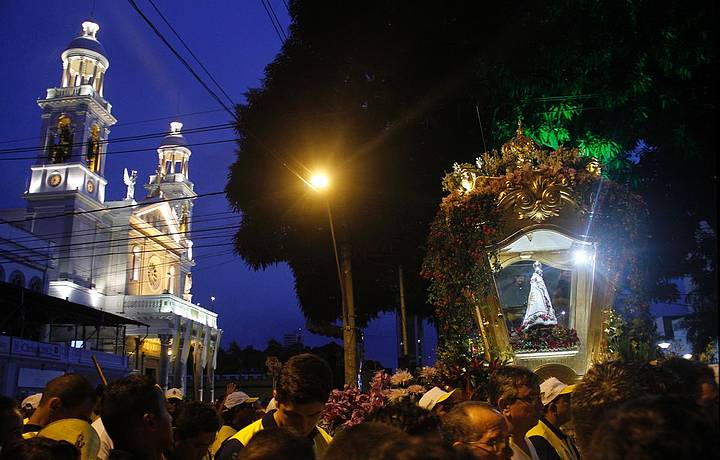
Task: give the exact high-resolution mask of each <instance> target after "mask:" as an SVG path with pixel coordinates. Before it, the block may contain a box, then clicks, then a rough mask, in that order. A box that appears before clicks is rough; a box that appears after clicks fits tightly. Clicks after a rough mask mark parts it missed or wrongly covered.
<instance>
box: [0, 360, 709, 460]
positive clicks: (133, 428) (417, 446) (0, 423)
mask: <svg viewBox="0 0 720 460" xmlns="http://www.w3.org/2000/svg"><path fill="white" fill-rule="evenodd" d="M332 388H333V385H332V378H331V371H330V368H329V367H328V365H327V363H325V362H324V361H323V360H322V359H321V358H318V357H317V356H314V355H312V354H301V355H297V356H294V357H292V358H290V359H289V360H288V361H287V362H286V363H285V364H284V366H283V368H282V372H281V376H280V379H279V383H278V386H277V389H276V391H275V395H274V399H273V401H271V403H270V404H269V405H268V407H265V408H263V407H261V406H260V404H259V401H258V398H252V397H250V396H248V395H247V394H246V393H244V392H242V391H239V390H238V389H237V388H235V387H234V386H231V387H229V388H228V391H227V392H226V394H225V395H224V397H223V398H222V399H220V400H219V401H217V402H216V404H211V403H205V402H199V401H185V400H184V395H183V394H182V392H181V391H180V390H179V389H177V388H173V389H170V390H168V391H165V392H164V391H163V390H162V389H161V388H160V387H159V386H158V385H156V384H155V382H154V381H153V380H151V379H150V378H149V377H146V376H142V375H130V376H128V377H125V378H123V379H120V380H117V381H113V382H111V383H109V384H108V385H107V387H98V388H94V387H93V386H92V385H91V384H90V383H89V382H88V380H87V379H85V378H84V377H82V376H81V375H78V374H66V375H62V376H60V377H56V378H54V379H53V380H51V381H50V382H48V383H47V385H46V387H45V388H44V390H43V392H42V393H41V394H40V393H39V394H36V395H31V396H29V397H27V398H25V399H24V400H23V401H22V402H21V403H20V404H18V402H17V401H16V400H15V399H14V398H10V397H7V396H2V397H0V460H9V459H13V460H45V459H48V460H49V459H52V460H65V459H67V460H71V459H72V460H78V459H83V460H84V459H95V458H97V459H100V460H108V459H109V460H131V459H142V460H146V459H147V460H161V459H164V460H212V459H217V460H250V459H251V460H273V459H288V460H355V459H357V460H359V459H369V460H385V459H387V460H436V459H448V460H466V459H467V460H469V459H488V460H507V459H513V460H515V459H521V460H526V459H530V460H551V459H552V460H577V459H580V458H582V459H589V460H596V459H610V460H614V459H640V460H643V459H694V458H716V457H718V455H719V454H718V452H719V450H718V447H717V445H716V444H717V439H718V386H717V378H716V376H715V375H714V374H713V372H712V370H711V369H710V368H709V367H707V366H706V365H704V364H701V363H699V362H696V361H689V360H684V359H675V358H672V359H668V360H666V361H664V362H661V363H659V364H657V365H650V364H643V363H626V362H619V361H611V362H605V363H599V364H595V365H594V366H593V367H592V368H591V369H590V370H589V371H588V372H587V374H586V375H584V376H583V378H582V379H581V380H580V381H579V382H577V383H575V382H563V381H561V380H560V379H558V378H556V377H549V378H546V379H544V380H541V379H540V377H539V376H538V375H537V374H536V373H534V372H532V371H531V370H529V369H526V368H524V367H520V366H512V365H509V366H502V367H499V368H498V369H496V370H495V371H494V372H493V373H492V374H491V375H490V377H489V381H488V384H487V398H486V399H487V400H484V401H479V400H472V399H470V400H465V401H463V396H462V394H463V392H462V391H458V390H453V389H442V388H438V387H435V388H433V389H431V390H430V391H428V392H427V393H426V394H425V395H424V396H423V397H422V398H421V399H420V400H419V401H412V400H409V399H399V400H396V401H392V402H390V403H388V404H386V405H384V406H382V407H381V408H379V409H378V410H376V411H375V412H373V413H370V414H369V415H368V416H367V417H365V418H364V420H363V421H362V422H361V423H359V424H355V425H353V426H349V427H347V428H343V429H341V430H337V431H336V432H335V433H333V435H334V436H332V435H331V434H330V433H328V432H327V431H326V430H324V429H323V428H322V427H320V426H318V422H319V420H320V417H321V414H322V412H323V408H324V406H325V403H326V401H327V399H328V396H329V395H330V392H331V390H332ZM475 397H476V398H477V393H476V394H475Z"/></svg>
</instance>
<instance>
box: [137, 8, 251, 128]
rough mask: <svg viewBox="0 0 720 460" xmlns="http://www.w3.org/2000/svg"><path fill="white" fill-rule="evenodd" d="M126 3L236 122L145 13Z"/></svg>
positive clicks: (234, 117) (229, 111)
mask: <svg viewBox="0 0 720 460" xmlns="http://www.w3.org/2000/svg"><path fill="white" fill-rule="evenodd" d="M128 2H130V5H131V6H132V7H133V9H134V10H135V11H137V13H138V14H139V15H140V17H142V18H143V20H144V21H145V23H146V24H147V25H148V26H149V27H150V28H151V29H152V31H153V32H155V35H157V37H158V38H159V39H160V40H162V42H163V43H164V44H165V46H167V47H168V49H169V50H170V51H171V52H172V53H173V54H174V55H175V57H176V58H178V60H179V61H180V62H181V63H182V64H183V65H184V66H185V68H186V69H188V71H189V72H190V73H191V74H192V75H193V77H195V79H196V80H197V81H198V82H199V83H200V84H201V85H202V87H203V88H205V91H207V92H208V93H209V94H210V96H212V98H213V99H215V100H216V101H217V102H218V104H220V105H221V106H222V108H223V109H225V111H226V112H227V113H229V114H230V116H231V117H233V119H235V120H237V115H236V114H235V112H233V111H232V110H230V109H229V108H228V107H227V106H226V105H225V103H224V102H223V101H222V99H220V97H219V96H218V95H217V94H215V92H214V91H213V90H212V89H210V87H209V86H208V85H207V84H205V82H204V81H203V79H202V78H200V76H199V75H198V74H197V73H196V72H195V70H194V69H193V68H192V66H190V64H189V63H188V62H187V61H186V60H185V58H183V57H182V56H181V55H180V53H178V52H177V50H175V48H174V47H173V46H172V45H171V44H170V42H169V41H167V39H166V38H165V36H163V34H162V33H161V32H160V31H159V30H158V29H157V27H155V24H153V23H152V21H151V20H150V19H149V18H148V17H147V16H145V13H143V12H142V10H141V9H140V7H139V6H138V5H137V3H135V0H128Z"/></svg>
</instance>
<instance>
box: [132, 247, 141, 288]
mask: <svg viewBox="0 0 720 460" xmlns="http://www.w3.org/2000/svg"><path fill="white" fill-rule="evenodd" d="M130 258H131V261H130V270H131V271H130V279H131V280H132V281H138V280H139V279H140V246H135V247H134V248H133V249H132V254H131V255H130Z"/></svg>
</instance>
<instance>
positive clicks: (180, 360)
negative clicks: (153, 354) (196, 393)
mask: <svg viewBox="0 0 720 460" xmlns="http://www.w3.org/2000/svg"><path fill="white" fill-rule="evenodd" d="M192 326H193V322H192V320H190V319H189V320H187V321H186V322H185V332H184V333H183V338H182V344H181V345H180V350H179V351H178V355H177V356H176V357H175V373H174V378H173V386H174V387H177V388H180V389H181V390H182V391H183V393H184V392H185V381H186V379H187V377H186V374H187V359H188V355H189V354H190V334H191V333H192Z"/></svg>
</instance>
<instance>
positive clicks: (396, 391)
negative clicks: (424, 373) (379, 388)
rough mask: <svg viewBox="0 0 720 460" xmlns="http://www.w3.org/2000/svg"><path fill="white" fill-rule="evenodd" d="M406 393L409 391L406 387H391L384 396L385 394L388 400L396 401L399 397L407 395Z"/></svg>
mask: <svg viewBox="0 0 720 460" xmlns="http://www.w3.org/2000/svg"><path fill="white" fill-rule="evenodd" d="M408 394H409V392H408V390H407V388H391V389H389V390H387V392H386V393H385V396H387V398H388V399H389V400H390V401H396V400H398V399H400V398H403V397H405V396H407V395H408Z"/></svg>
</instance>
